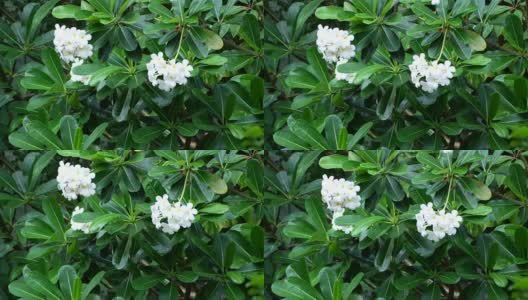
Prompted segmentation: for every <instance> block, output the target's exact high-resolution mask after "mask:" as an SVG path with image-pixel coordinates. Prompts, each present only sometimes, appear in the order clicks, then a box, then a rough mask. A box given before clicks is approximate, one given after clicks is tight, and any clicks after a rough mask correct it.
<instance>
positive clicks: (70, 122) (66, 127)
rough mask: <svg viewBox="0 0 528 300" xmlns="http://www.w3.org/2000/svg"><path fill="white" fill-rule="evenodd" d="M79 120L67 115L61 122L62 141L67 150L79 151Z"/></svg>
mask: <svg viewBox="0 0 528 300" xmlns="http://www.w3.org/2000/svg"><path fill="white" fill-rule="evenodd" d="M77 128H78V125H77V120H75V118H74V117H72V116H69V115H66V116H64V117H62V118H61V121H60V133H61V139H62V141H63V143H64V146H65V148H66V149H71V150H74V149H75V150H78V149H76V148H75V136H76V133H77Z"/></svg>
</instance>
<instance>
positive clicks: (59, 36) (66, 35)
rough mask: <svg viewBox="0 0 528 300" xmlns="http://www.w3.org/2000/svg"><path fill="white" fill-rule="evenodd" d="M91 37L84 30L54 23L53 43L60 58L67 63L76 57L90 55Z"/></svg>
mask: <svg viewBox="0 0 528 300" xmlns="http://www.w3.org/2000/svg"><path fill="white" fill-rule="evenodd" d="M91 39H92V36H91V35H89V34H87V33H86V31H85V30H81V29H77V28H75V27H72V28H67V27H66V26H64V25H63V26H59V24H55V32H54V39H53V45H55V50H56V51H57V52H58V53H59V55H60V57H61V59H62V60H63V61H65V62H67V63H70V62H74V61H75V60H76V59H82V60H85V59H87V58H89V57H90V56H92V49H93V47H92V45H90V44H89V41H90V40H91Z"/></svg>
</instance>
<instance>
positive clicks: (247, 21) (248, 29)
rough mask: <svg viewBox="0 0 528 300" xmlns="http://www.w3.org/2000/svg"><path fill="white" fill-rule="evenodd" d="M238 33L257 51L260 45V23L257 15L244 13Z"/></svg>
mask: <svg viewBox="0 0 528 300" xmlns="http://www.w3.org/2000/svg"><path fill="white" fill-rule="evenodd" d="M239 34H240V36H241V37H242V39H244V41H246V43H247V44H248V45H249V46H250V47H251V48H253V49H255V50H257V51H258V50H260V48H261V47H262V39H261V38H260V25H259V22H258V20H257V17H255V16H254V15H253V14H250V13H247V14H245V15H244V17H243V19H242V24H241V26H240V32H239Z"/></svg>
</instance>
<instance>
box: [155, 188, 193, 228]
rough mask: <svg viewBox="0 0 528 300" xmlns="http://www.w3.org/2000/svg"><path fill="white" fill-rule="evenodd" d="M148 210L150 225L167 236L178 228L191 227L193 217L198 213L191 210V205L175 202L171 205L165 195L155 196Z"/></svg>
mask: <svg viewBox="0 0 528 300" xmlns="http://www.w3.org/2000/svg"><path fill="white" fill-rule="evenodd" d="M150 210H151V212H152V215H151V218H152V223H153V224H154V225H155V226H156V228H158V229H160V228H161V230H162V231H163V232H165V233H168V234H173V233H175V232H177V231H179V230H180V228H189V227H191V224H192V222H193V221H194V216H195V215H196V214H197V213H198V211H197V210H196V209H194V208H193V205H192V203H187V204H184V203H181V202H175V203H172V204H171V203H170V202H169V196H168V195H167V194H165V195H163V196H156V203H154V204H153V205H152V206H151V207H150ZM164 221H165V222H164Z"/></svg>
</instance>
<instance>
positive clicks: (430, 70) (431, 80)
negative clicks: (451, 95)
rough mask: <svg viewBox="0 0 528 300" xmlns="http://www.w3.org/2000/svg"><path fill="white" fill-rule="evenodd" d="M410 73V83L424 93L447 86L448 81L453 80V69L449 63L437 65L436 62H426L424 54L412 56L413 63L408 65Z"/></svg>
mask: <svg viewBox="0 0 528 300" xmlns="http://www.w3.org/2000/svg"><path fill="white" fill-rule="evenodd" d="M409 70H410V71H411V81H412V82H413V83H414V85H415V86H416V87H417V88H420V87H421V88H422V90H424V91H425V92H428V93H432V92H434V91H436V89H438V87H439V86H447V85H449V82H450V81H449V80H450V79H451V78H453V74H454V73H455V71H456V69H455V67H453V66H451V62H450V61H446V62H444V63H438V62H437V61H433V62H428V61H427V59H426V58H425V54H423V53H421V54H420V55H414V56H413V62H412V64H411V65H409Z"/></svg>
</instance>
